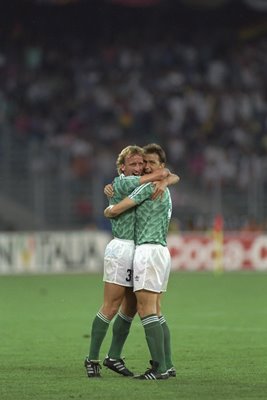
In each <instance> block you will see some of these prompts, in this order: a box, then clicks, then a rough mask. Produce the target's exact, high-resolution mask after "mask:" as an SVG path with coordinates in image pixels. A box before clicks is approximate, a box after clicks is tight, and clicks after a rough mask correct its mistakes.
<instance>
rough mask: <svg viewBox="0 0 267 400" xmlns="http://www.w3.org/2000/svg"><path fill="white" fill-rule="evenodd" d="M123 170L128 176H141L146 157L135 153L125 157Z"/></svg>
mask: <svg viewBox="0 0 267 400" xmlns="http://www.w3.org/2000/svg"><path fill="white" fill-rule="evenodd" d="M121 170H122V172H123V173H124V175H126V176H130V175H135V176H140V175H143V173H144V159H143V157H142V156H140V155H138V154H135V155H133V156H127V157H125V163H124V164H123V165H122V166H121Z"/></svg>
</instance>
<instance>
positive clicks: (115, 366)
mask: <svg viewBox="0 0 267 400" xmlns="http://www.w3.org/2000/svg"><path fill="white" fill-rule="evenodd" d="M103 365H104V366H105V367H107V368H109V369H111V370H112V371H114V372H117V374H121V375H123V376H133V375H134V374H133V373H132V371H130V370H129V369H128V368H126V367H125V363H124V361H123V360H122V359H121V358H118V359H117V360H113V359H111V358H109V357H106V358H105V359H104V361H103Z"/></svg>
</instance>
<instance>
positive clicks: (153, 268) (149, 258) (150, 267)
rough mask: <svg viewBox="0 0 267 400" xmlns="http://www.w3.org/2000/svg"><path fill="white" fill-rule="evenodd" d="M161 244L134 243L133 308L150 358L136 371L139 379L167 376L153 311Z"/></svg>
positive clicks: (159, 286)
mask: <svg viewBox="0 0 267 400" xmlns="http://www.w3.org/2000/svg"><path fill="white" fill-rule="evenodd" d="M161 248H162V246H158V245H152V244H145V245H141V246H137V248H136V251H135V257H134V274H135V276H136V277H138V279H135V280H134V291H135V294H136V297H137V310H138V314H139V316H140V318H141V322H142V325H143V327H144V330H145V336H146V341H147V344H148V347H149V351H150V354H151V358H152V360H151V365H152V368H151V369H150V370H148V371H147V372H146V373H145V374H143V375H140V379H166V378H168V374H167V373H166V369H167V368H166V362H165V353H164V337H163V330H162V326H161V324H160V322H159V318H158V314H157V311H158V310H157V304H158V301H157V299H158V295H159V293H160V292H161V290H162V282H163V281H164V276H165V264H164V262H163V260H164V258H163V257H162V251H161V250H160V249H161Z"/></svg>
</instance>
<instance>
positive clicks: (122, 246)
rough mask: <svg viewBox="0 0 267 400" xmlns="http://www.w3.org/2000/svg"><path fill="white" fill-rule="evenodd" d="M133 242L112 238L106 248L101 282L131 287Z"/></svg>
mask: <svg viewBox="0 0 267 400" xmlns="http://www.w3.org/2000/svg"><path fill="white" fill-rule="evenodd" d="M134 250H135V244H134V241H133V240H124V239H117V238H114V239H112V240H111V242H109V244H108V245H107V247H106V250H105V255H104V276H103V281H104V282H109V283H116V284H117V285H121V286H127V287H133V257H134Z"/></svg>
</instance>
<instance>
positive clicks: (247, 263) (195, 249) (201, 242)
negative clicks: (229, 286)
mask: <svg viewBox="0 0 267 400" xmlns="http://www.w3.org/2000/svg"><path fill="white" fill-rule="evenodd" d="M168 247H169V250H170V253H171V257H172V269H173V270H187V271H201V270H209V271H212V270H224V271H239V270H258V271H267V235H262V234H261V233H246V234H245V233H244V234H242V233H241V234H240V233H226V232H225V233H224V235H223V236H222V235H216V234H214V233H213V232H211V233H210V234H208V233H207V234H205V233H203V234H195V233H187V234H181V235H179V234H172V235H169V237H168Z"/></svg>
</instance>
